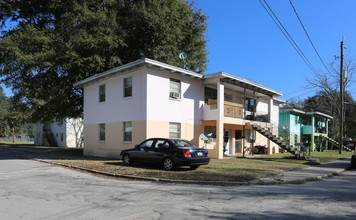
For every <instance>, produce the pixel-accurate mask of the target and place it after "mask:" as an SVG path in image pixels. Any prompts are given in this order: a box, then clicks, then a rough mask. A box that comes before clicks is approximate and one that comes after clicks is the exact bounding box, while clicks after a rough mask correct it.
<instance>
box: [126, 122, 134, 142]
mask: <svg viewBox="0 0 356 220" xmlns="http://www.w3.org/2000/svg"><path fill="white" fill-rule="evenodd" d="M124 141H128V142H131V141H132V122H131V121H128V122H124Z"/></svg>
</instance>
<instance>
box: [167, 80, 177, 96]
mask: <svg viewBox="0 0 356 220" xmlns="http://www.w3.org/2000/svg"><path fill="white" fill-rule="evenodd" d="M169 98H172V99H180V81H179V80H177V79H170V80H169Z"/></svg>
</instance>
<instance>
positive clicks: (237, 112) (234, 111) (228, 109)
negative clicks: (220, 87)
mask: <svg viewBox="0 0 356 220" xmlns="http://www.w3.org/2000/svg"><path fill="white" fill-rule="evenodd" d="M207 105H209V106H210V109H211V110H213V109H216V108H217V100H208V101H207ZM224 116H225V117H231V118H241V119H242V118H243V106H242V104H237V103H233V102H227V101H224Z"/></svg>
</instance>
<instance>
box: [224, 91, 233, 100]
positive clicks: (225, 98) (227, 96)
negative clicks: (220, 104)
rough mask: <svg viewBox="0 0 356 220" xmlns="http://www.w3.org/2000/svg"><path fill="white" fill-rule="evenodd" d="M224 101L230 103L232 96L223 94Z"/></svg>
mask: <svg viewBox="0 0 356 220" xmlns="http://www.w3.org/2000/svg"><path fill="white" fill-rule="evenodd" d="M224 101H227V102H232V95H231V94H228V93H224Z"/></svg>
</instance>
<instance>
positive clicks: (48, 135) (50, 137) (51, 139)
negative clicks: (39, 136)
mask: <svg viewBox="0 0 356 220" xmlns="http://www.w3.org/2000/svg"><path fill="white" fill-rule="evenodd" d="M43 132H44V135H45V138H46V140H47V142H48V144H49V146H52V147H58V145H57V142H56V140H55V139H54V136H53V133H52V132H51V131H43Z"/></svg>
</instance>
